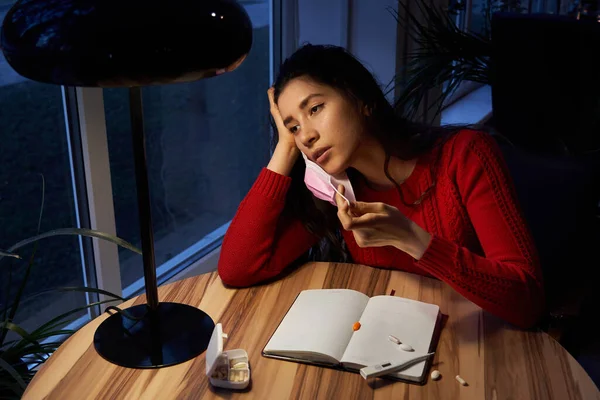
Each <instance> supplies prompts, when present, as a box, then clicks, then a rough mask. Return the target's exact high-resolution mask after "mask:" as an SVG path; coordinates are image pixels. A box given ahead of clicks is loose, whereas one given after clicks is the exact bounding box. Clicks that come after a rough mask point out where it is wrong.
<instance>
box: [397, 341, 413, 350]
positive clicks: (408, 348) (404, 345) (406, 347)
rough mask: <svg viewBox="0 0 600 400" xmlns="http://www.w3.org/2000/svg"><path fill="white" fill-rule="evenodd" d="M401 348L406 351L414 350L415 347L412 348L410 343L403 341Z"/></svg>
mask: <svg viewBox="0 0 600 400" xmlns="http://www.w3.org/2000/svg"><path fill="white" fill-rule="evenodd" d="M400 350H404V351H414V349H413V348H412V347H411V346H410V345H408V344H406V343H402V344H401V345H400Z"/></svg>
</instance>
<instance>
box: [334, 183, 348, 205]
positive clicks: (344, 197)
mask: <svg viewBox="0 0 600 400" xmlns="http://www.w3.org/2000/svg"><path fill="white" fill-rule="evenodd" d="M329 184H330V185H331V187H332V188H333V190H335V191H336V193H337V194H339V195H340V196H342V198H343V199H344V200H346V203H348V207H350V200H348V199H347V198H346V196H344V195H343V194H341V193H340V191H339V190H337V188H336V187H335V185H334V184H333V183H331V182H329Z"/></svg>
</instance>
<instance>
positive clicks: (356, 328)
mask: <svg viewBox="0 0 600 400" xmlns="http://www.w3.org/2000/svg"><path fill="white" fill-rule="evenodd" d="M359 329H360V322H358V321H357V322H355V323H354V325H352V330H353V331H357V330H359Z"/></svg>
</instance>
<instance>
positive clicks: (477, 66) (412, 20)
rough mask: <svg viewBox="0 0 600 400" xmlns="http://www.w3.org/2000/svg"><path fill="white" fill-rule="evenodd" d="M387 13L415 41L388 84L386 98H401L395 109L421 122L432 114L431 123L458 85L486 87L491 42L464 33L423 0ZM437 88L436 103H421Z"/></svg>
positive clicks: (446, 12)
mask: <svg viewBox="0 0 600 400" xmlns="http://www.w3.org/2000/svg"><path fill="white" fill-rule="evenodd" d="M388 11H389V12H390V13H391V15H392V16H393V18H394V19H395V20H396V22H397V23H398V24H399V25H400V27H402V28H403V29H404V30H405V32H406V35H407V36H408V38H409V39H410V40H412V42H413V44H412V45H411V47H413V48H412V49H409V51H408V52H407V53H406V55H405V57H404V58H403V60H404V66H403V68H402V69H401V70H400V72H399V73H398V74H397V75H396V76H395V77H394V78H393V80H392V81H391V82H390V85H388V94H389V93H390V92H391V91H392V90H395V91H397V93H399V95H398V96H397V97H396V101H395V103H394V107H395V108H396V110H397V111H398V112H399V113H401V114H402V115H403V116H404V117H405V118H407V119H413V120H414V119H418V120H422V119H423V118H424V117H425V116H427V117H429V115H428V112H429V111H434V114H433V115H432V116H431V118H432V119H434V118H435V117H436V116H437V115H439V113H440V112H441V109H442V108H441V105H442V104H443V102H444V100H445V99H447V98H448V97H449V96H450V95H451V94H452V93H453V92H454V91H455V90H456V88H457V87H458V84H460V82H463V81H474V82H479V83H484V84H488V83H489V60H490V55H491V41H490V39H489V37H485V36H482V35H478V34H474V33H472V32H465V31H462V30H461V29H460V28H459V27H458V26H457V25H456V23H455V19H453V18H451V17H450V14H449V13H448V11H447V10H444V9H442V8H441V7H439V6H437V5H435V4H430V3H429V2H428V1H427V0H415V1H414V2H411V4H410V7H408V4H406V3H405V2H403V1H400V2H399V3H398V11H396V10H394V9H392V8H388ZM400 13H402V15H400ZM392 83H393V84H392ZM435 88H438V90H439V88H441V94H440V95H439V96H438V97H437V99H436V101H434V102H431V101H429V103H430V104H423V102H424V100H425V99H427V98H428V97H430V96H431V89H435ZM436 96H437V95H436ZM423 107H425V109H423ZM433 107H436V108H435V109H434V108H433Z"/></svg>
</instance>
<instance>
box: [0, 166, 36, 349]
mask: <svg viewBox="0 0 600 400" xmlns="http://www.w3.org/2000/svg"><path fill="white" fill-rule="evenodd" d="M40 176H41V178H42V201H41V205H40V213H39V216H38V224H37V231H36V233H37V234H39V233H40V229H41V226H42V216H43V215H44V203H45V198H46V195H45V193H46V180H45V179H44V175H41V174H40ZM37 247H38V243H37V241H36V242H35V245H34V246H33V252H32V253H31V256H30V257H29V262H28V263H27V269H26V270H25V276H24V277H23V280H22V282H21V284H20V285H19V289H18V290H17V295H16V296H15V299H14V300H13V302H12V309H11V310H10V312H9V313H8V317H7V316H6V313H4V318H3V320H4V321H13V320H14V319H15V315H16V313H17V309H18V308H19V302H20V301H21V297H22V296H23V292H24V291H25V285H26V284H27V281H28V279H29V274H30V273H31V268H32V266H33V260H34V257H35V253H36V251H37ZM14 250H16V249H15V248H14V246H13V247H11V248H9V249H8V250H7V252H8V253H13V252H14ZM1 260H2V255H0V261H1ZM10 280H12V264H11V269H10V270H9V281H10ZM7 292H8V293H10V288H9V289H8V290H7ZM7 304H8V301H7ZM7 334H8V330H7V329H3V330H2V331H0V347H2V345H3V343H4V340H5V339H6V335H7Z"/></svg>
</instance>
